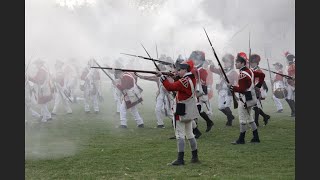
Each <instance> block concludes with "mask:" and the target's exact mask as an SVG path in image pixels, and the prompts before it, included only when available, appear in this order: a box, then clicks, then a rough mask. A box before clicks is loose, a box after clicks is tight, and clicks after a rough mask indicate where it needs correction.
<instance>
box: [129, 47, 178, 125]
mask: <svg viewBox="0 0 320 180" xmlns="http://www.w3.org/2000/svg"><path fill="white" fill-rule="evenodd" d="M141 46H142V47H143V49H144V50H145V52H146V53H147V55H148V56H149V58H151V56H150V54H149V53H148V51H147V50H146V48H145V47H144V46H143V45H142V44H141ZM156 50H157V48H156ZM157 55H158V50H157ZM153 63H154V65H155V67H156V69H157V70H158V71H164V70H166V67H165V65H163V64H159V65H157V64H156V63H155V61H153ZM135 75H136V76H138V77H139V78H141V79H145V80H149V81H154V82H156V83H157V86H158V91H157V94H156V107H155V114H156V118H157V128H165V126H164V122H163V119H164V117H169V118H170V119H171V121H173V112H172V110H171V109H172V106H173V99H174V96H173V95H172V93H171V92H169V91H167V90H166V89H165V88H164V86H163V85H162V83H161V82H160V77H158V76H157V75H153V76H141V75H138V74H137V73H135ZM172 82H173V79H172Z"/></svg>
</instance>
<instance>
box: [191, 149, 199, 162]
mask: <svg viewBox="0 0 320 180" xmlns="http://www.w3.org/2000/svg"><path fill="white" fill-rule="evenodd" d="M191 153H192V158H191V163H199V162H200V161H199V158H198V149H196V150H194V151H191Z"/></svg>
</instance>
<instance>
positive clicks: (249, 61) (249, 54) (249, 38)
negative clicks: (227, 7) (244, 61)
mask: <svg viewBox="0 0 320 180" xmlns="http://www.w3.org/2000/svg"><path fill="white" fill-rule="evenodd" d="M250 57H251V46H250V31H249V68H250Z"/></svg>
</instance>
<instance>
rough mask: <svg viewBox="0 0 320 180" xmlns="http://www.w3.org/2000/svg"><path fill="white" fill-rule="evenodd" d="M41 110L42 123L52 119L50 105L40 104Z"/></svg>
mask: <svg viewBox="0 0 320 180" xmlns="http://www.w3.org/2000/svg"><path fill="white" fill-rule="evenodd" d="M39 105H40V109H41V113H40V114H41V116H42V120H41V121H42V122H46V121H47V120H48V119H50V118H51V113H50V112H49V110H48V103H45V104H39Z"/></svg>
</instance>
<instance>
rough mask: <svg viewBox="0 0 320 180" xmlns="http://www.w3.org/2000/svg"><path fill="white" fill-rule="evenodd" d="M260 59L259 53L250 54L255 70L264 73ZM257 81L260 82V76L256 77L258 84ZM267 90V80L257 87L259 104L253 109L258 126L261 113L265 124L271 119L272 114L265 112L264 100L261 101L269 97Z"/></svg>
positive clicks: (251, 65)
mask: <svg viewBox="0 0 320 180" xmlns="http://www.w3.org/2000/svg"><path fill="white" fill-rule="evenodd" d="M260 60H261V58H260V56H259V55H258V54H252V55H251V56H250V58H249V63H250V67H251V69H252V70H253V71H254V72H259V73H263V72H262V70H261V69H260V67H259V63H260ZM263 74H264V73H263ZM257 82H258V78H255V84H257ZM267 91H268V87H267V85H266V82H263V84H262V88H259V89H256V95H257V98H258V102H257V105H256V106H254V107H253V110H254V112H255V115H254V121H255V123H256V125H257V126H259V115H261V116H262V117H263V121H264V125H267V124H268V121H269V119H270V116H269V115H268V114H265V113H264V112H263V110H262V102H261V100H264V99H265V98H266V97H267Z"/></svg>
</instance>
